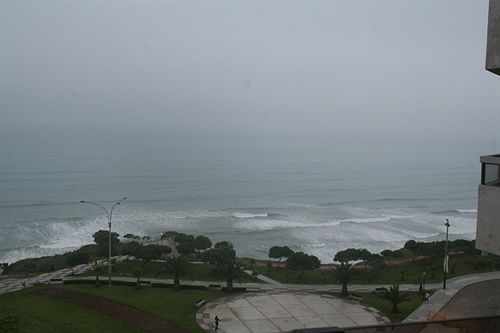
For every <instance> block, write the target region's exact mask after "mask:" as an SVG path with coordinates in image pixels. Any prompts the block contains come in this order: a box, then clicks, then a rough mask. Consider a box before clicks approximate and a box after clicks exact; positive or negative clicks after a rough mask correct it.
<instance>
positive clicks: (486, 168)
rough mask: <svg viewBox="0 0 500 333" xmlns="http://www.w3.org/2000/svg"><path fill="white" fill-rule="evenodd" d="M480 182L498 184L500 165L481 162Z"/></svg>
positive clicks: (499, 181)
mask: <svg viewBox="0 0 500 333" xmlns="http://www.w3.org/2000/svg"><path fill="white" fill-rule="evenodd" d="M481 184H483V185H493V186H500V165H496V164H488V163H483V172H482V181H481Z"/></svg>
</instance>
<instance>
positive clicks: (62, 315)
mask: <svg viewBox="0 0 500 333" xmlns="http://www.w3.org/2000/svg"><path fill="white" fill-rule="evenodd" d="M39 288H41V287H34V288H29V289H25V290H21V291H17V292H13V293H9V294H5V295H0V317H1V318H3V317H6V316H17V317H19V326H18V327H19V332H27V333H31V332H33V333H39V332H53V333H63V332H71V333H73V332H82V333H84V332H121V333H137V332H140V331H138V330H136V329H135V328H133V327H131V326H129V325H127V324H125V323H123V322H121V321H117V320H114V319H111V318H110V317H108V316H106V315H103V314H100V313H97V312H94V311H92V310H88V309H85V308H82V307H79V306H77V305H72V304H69V303H66V302H61V301H56V300H51V299H47V298H44V297H39V296H34V295H32V292H33V291H35V290H37V289H39ZM42 288H43V287H42ZM0 331H1V330H0Z"/></svg>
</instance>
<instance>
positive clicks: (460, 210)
mask: <svg viewBox="0 0 500 333" xmlns="http://www.w3.org/2000/svg"><path fill="white" fill-rule="evenodd" d="M456 211H457V212H459V213H477V209H457V210H456Z"/></svg>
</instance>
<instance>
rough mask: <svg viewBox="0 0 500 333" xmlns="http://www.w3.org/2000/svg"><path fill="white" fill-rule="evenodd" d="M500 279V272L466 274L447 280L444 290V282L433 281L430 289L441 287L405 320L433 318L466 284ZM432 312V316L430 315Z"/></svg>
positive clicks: (413, 320)
mask: <svg viewBox="0 0 500 333" xmlns="http://www.w3.org/2000/svg"><path fill="white" fill-rule="evenodd" d="M497 279H500V272H489V273H481V274H472V275H464V276H459V277H456V278H452V279H450V280H448V281H447V284H446V289H445V290H443V289H442V288H443V284H442V283H440V284H438V283H433V284H430V285H429V286H428V289H439V288H441V289H439V290H437V291H436V292H435V293H434V294H433V295H432V296H431V297H430V298H429V302H428V303H422V305H420V307H418V308H417V309H416V310H415V311H414V312H413V313H412V314H410V315H409V316H408V317H407V318H406V319H405V320H404V321H403V322H404V323H408V322H415V321H425V320H429V319H432V318H431V317H433V316H434V315H436V314H437V312H439V311H441V309H443V308H444V307H445V306H446V305H447V304H448V303H449V302H450V301H451V300H452V299H453V297H455V295H456V294H457V293H459V292H460V290H462V289H463V288H464V287H465V286H468V285H471V284H474V283H478V282H483V281H489V280H497ZM429 314H430V316H429Z"/></svg>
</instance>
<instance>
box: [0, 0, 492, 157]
mask: <svg viewBox="0 0 500 333" xmlns="http://www.w3.org/2000/svg"><path fill="white" fill-rule="evenodd" d="M1 7H2V10H1V13H0V15H1V22H0V34H1V46H2V47H1V75H0V77H1V78H0V80H1V82H0V83H1V88H0V90H1V91H0V94H1V95H0V108H1V124H0V128H1V134H0V138H1V140H2V141H3V142H4V145H2V146H5V145H7V144H8V145H11V144H14V145H17V149H20V150H23V149H28V148H29V146H30V142H34V143H37V144H43V143H46V144H47V145H51V144H54V143H57V142H61V141H70V142H72V141H74V142H75V143H77V144H79V145H80V146H82V145H85V143H86V142H88V143H89V144H97V143H99V142H103V143H104V144H106V143H110V142H116V143H117V144H119V143H120V142H130V143H132V144H133V142H134V141H135V140H138V141H141V140H142V141H145V144H144V145H150V144H154V143H155V142H158V141H162V142H167V141H168V142H172V140H177V141H179V142H181V143H183V144H184V143H186V142H194V144H193V145H196V142H200V144H208V142H212V141H213V143H214V144H217V142H225V141H228V140H229V141H242V142H244V144H243V146H247V147H250V148H251V147H253V146H255V147H257V148H258V147H259V146H263V147H266V146H268V145H274V144H276V142H280V141H283V142H293V141H296V142H297V143H298V144H300V143H301V142H310V144H307V145H306V146H304V147H303V148H302V149H309V147H310V146H313V145H321V144H325V145H329V144H342V143H343V142H344V141H360V142H372V141H373V140H380V141H381V142H383V141H384V140H386V141H389V142H390V141H391V140H408V141H411V142H419V141H432V140H435V142H439V141H440V140H443V141H446V142H453V141H455V140H456V142H467V141H473V142H480V143H482V144H484V145H485V146H488V147H491V150H500V93H499V91H500V82H499V81H498V79H497V78H496V77H495V76H494V75H493V74H491V73H488V72H486V71H485V70H484V58H485V47H486V25H487V1H468V2H467V1H464V2H436V1H418V2H416V1H402V2H397V3H396V2H373V3H370V2H357V1H332V2H309V3H302V2H294V3H285V2H266V3H264V2H259V3H250V2H238V3H228V2H206V3H201V2H189V3H184V2H170V1H169V2H140V3H133V2H126V3H123V2H113V3H109V2H102V1H89V2H39V1H38V2H31V1H23V2H19V1H2V3H1ZM75 147H77V146H76V145H75ZM75 149H77V148H75ZM488 149H489V148H488Z"/></svg>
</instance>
